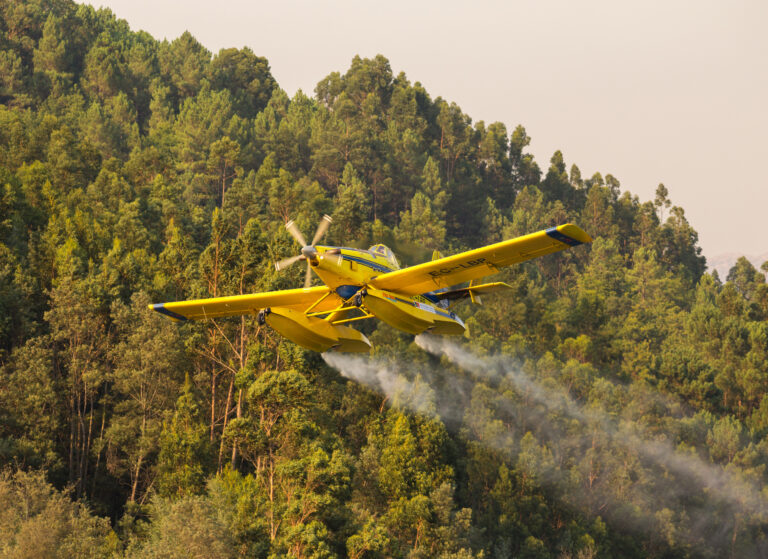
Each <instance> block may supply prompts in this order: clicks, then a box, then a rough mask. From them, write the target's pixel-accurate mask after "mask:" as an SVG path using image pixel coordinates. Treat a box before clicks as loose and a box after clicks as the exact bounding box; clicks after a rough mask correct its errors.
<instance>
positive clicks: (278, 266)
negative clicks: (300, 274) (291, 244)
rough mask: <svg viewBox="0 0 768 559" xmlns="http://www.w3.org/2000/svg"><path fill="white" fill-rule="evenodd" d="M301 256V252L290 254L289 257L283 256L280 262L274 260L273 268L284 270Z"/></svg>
mask: <svg viewBox="0 0 768 559" xmlns="http://www.w3.org/2000/svg"><path fill="white" fill-rule="evenodd" d="M302 258H303V255H301V254H297V255H296V256H291V257H289V258H283V259H282V260H281V261H280V262H275V270H277V271H278V272H279V271H280V270H285V269H286V268H287V267H288V266H290V265H291V264H294V263H296V262H298V261H299V260H301V259H302Z"/></svg>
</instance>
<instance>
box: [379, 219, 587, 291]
mask: <svg viewBox="0 0 768 559" xmlns="http://www.w3.org/2000/svg"><path fill="white" fill-rule="evenodd" d="M591 242H592V238H591V237H590V236H589V235H587V234H586V233H585V232H584V231H582V230H581V229H580V228H579V227H577V226H576V225H571V224H570V223H568V224H566V225H559V226H557V227H552V228H550V229H546V230H544V231H539V232H537V233H531V234H529V235H524V236H522V237H518V238H516V239H510V240H508V241H502V242H500V243H495V244H492V245H488V246H485V247H482V248H477V249H474V250H468V251H466V252H461V253H459V254H455V255H453V256H446V257H444V258H439V259H438V260H432V261H431V262H425V263H424V264H418V265H417V266H411V267H410V268H404V269H402V270H397V271H394V272H389V273H387V274H382V275H380V276H377V277H376V278H374V279H373V280H371V282H370V284H371V285H372V286H373V287H375V288H377V289H383V290H385V291H395V292H397V293H402V294H403V295H419V294H421V293H427V292H429V291H434V290H435V289H442V288H444V287H450V286H452V285H456V284H459V283H462V282H465V281H469V280H473V279H479V278H482V277H485V276H489V275H491V274H495V273H496V272H498V271H499V268H502V267H504V266H510V265H512V264H517V263H519V262H524V261H526V260H530V259H532V258H537V257H539V256H544V255H545V254H551V253H553V252H558V251H561V250H564V249H567V248H570V247H573V246H577V245H580V244H583V243H591Z"/></svg>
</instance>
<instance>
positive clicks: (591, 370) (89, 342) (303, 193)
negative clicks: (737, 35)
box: [0, 0, 768, 559]
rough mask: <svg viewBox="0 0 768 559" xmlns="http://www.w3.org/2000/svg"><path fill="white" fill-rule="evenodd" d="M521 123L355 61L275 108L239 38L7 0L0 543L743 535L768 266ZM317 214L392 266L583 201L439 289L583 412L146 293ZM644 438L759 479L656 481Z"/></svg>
mask: <svg viewBox="0 0 768 559" xmlns="http://www.w3.org/2000/svg"><path fill="white" fill-rule="evenodd" d="M524 113H525V107H520V114H524ZM529 142H530V138H529V137H528V136H527V134H526V131H525V129H524V128H523V127H522V126H517V127H516V128H515V129H514V130H511V131H510V130H508V129H507V128H506V127H505V125H504V124H502V123H498V122H495V123H491V124H486V123H484V122H476V123H473V122H472V120H471V119H470V117H469V116H468V115H465V114H464V113H463V112H462V111H461V109H460V107H458V106H457V105H456V104H454V103H450V102H448V101H446V100H444V99H442V98H440V97H437V98H433V97H432V96H431V95H430V94H429V93H428V92H427V91H426V90H425V89H424V88H423V87H422V86H421V85H420V84H419V83H418V82H416V83H412V82H411V81H409V80H408V79H407V78H406V76H405V75H404V74H399V75H395V74H393V72H392V69H391V68H390V65H389V62H388V61H387V60H386V59H385V58H384V57H382V56H377V57H376V58H374V59H361V58H359V57H355V58H354V59H353V60H352V63H351V66H350V68H349V69H348V70H347V71H346V72H345V73H343V74H341V73H336V72H334V73H331V74H330V75H328V76H327V77H326V78H324V79H323V80H321V81H320V82H319V83H318V85H317V87H316V89H315V92H314V96H312V97H310V96H308V95H306V94H304V93H302V92H299V93H297V94H296V95H295V96H294V97H293V98H289V97H288V96H287V95H286V94H285V92H284V91H282V90H281V89H280V88H279V86H278V84H277V83H276V81H275V80H274V78H273V77H272V75H271V73H270V68H269V64H268V61H267V60H266V59H264V58H262V57H259V56H258V55H257V54H255V53H253V52H252V51H250V50H249V49H247V48H245V49H234V48H233V49H224V50H221V51H220V52H219V53H216V54H212V53H210V52H209V51H207V50H206V49H205V48H204V47H203V46H202V45H201V44H200V43H199V42H197V41H196V40H195V38H194V37H192V36H191V35H190V34H188V33H185V34H184V35H182V36H181V37H179V38H177V39H175V40H173V41H171V42H167V41H164V42H159V41H156V40H155V39H154V38H152V37H151V36H149V35H148V34H146V33H143V32H133V31H131V30H130V29H129V27H128V26H127V24H126V23H125V22H124V21H122V20H119V19H116V18H115V17H114V16H113V14H112V13H111V12H109V11H108V10H95V9H93V8H92V7H89V6H80V5H76V4H74V3H72V2H69V1H65V0H35V1H27V2H22V1H19V0H9V1H6V2H4V3H2V5H0V186H1V187H2V188H1V189H0V463H2V465H3V466H4V468H5V469H4V470H3V472H2V474H1V475H0V554H2V555H3V556H6V555H7V556H9V557H16V556H25V557H31V556H41V557H43V556H45V557H51V556H61V557H71V556H75V555H77V556H82V557H91V556H92V557H112V556H126V557H160V556H162V557H222V558H224V557H297V558H298V557H316V558H321V557H322V558H325V557H354V558H375V557H412V558H416V557H443V558H446V559H447V558H457V559H458V558H470V557H489V558H497V557H498V558H502V557H526V558H546V557H552V558H562V559H566V558H571V557H573V558H576V557H579V558H582V559H587V558H590V557H606V558H608V557H615V558H618V557H701V556H712V557H724V556H728V557H746V556H759V555H762V554H764V553H765V550H766V513H767V512H768V508H764V507H763V505H762V503H763V502H765V501H764V499H766V497H765V495H768V490H766V487H768V485H767V484H766V482H768V479H766V471H765V468H766V463H767V462H766V460H767V458H768V442H766V438H765V435H766V434H768V399H765V398H764V395H765V392H766V387H767V386H768V285H767V284H766V279H765V272H766V271H768V266H767V265H765V264H764V265H763V267H762V272H761V271H759V270H757V269H755V268H754V267H753V266H752V265H751V264H750V263H749V262H748V261H747V260H746V259H741V260H739V261H738V263H737V264H736V266H734V268H733V269H731V271H730V273H729V274H728V276H727V278H724V280H725V281H723V278H718V277H717V276H716V275H711V274H707V273H705V269H706V263H705V260H704V258H703V257H702V256H701V251H700V248H699V247H698V244H697V241H698V238H697V234H696V231H694V230H693V229H692V228H691V226H690V224H689V223H688V222H687V220H686V218H685V213H684V211H683V209H682V208H679V207H676V206H673V205H672V203H671V202H670V200H669V192H668V191H667V189H666V188H665V187H664V186H663V185H659V188H658V190H657V194H656V198H655V199H654V200H653V201H647V202H641V201H640V200H639V199H638V198H637V197H636V196H633V195H632V194H631V193H630V192H628V191H624V190H622V186H621V184H620V183H619V180H618V179H617V178H616V177H613V176H611V175H610V174H605V175H601V174H599V173H595V174H594V175H592V176H591V177H589V178H586V177H583V176H582V175H581V172H580V170H579V168H578V167H577V166H576V165H571V166H570V167H568V165H567V164H566V162H565V159H564V156H563V154H561V153H560V152H555V153H554V154H553V156H552V158H551V160H550V162H549V164H548V165H546V169H543V168H542V167H540V166H539V164H538V163H537V162H536V161H534V159H533V157H532V156H531V155H530V154H528V153H527V152H526V147H527V146H528V144H529ZM323 213H328V214H330V215H332V216H333V219H334V222H333V226H332V228H331V230H330V231H329V234H328V238H327V240H328V241H329V242H332V243H337V244H354V245H356V246H367V244H371V243H372V242H373V241H377V242H384V243H386V244H388V245H390V246H391V247H393V248H394V249H395V251H396V252H397V253H398V256H399V257H401V260H403V261H405V262H406V263H410V264H413V263H415V262H417V261H418V260H419V259H421V258H425V257H428V256H429V254H431V251H432V249H435V248H439V249H440V250H441V251H442V252H443V253H444V254H450V253H452V252H456V251H459V250H462V249H466V248H471V247H475V246H479V245H481V244H484V243H489V242H495V241H499V240H501V239H505V238H511V237H514V236H517V235H521V234H525V233H528V232H532V231H537V230H540V229H542V228H545V227H548V226H551V225H555V224H561V223H566V222H573V223H577V224H579V225H580V226H581V227H582V228H584V229H585V230H586V231H588V232H589V233H590V234H591V235H592V236H593V237H594V238H595V242H594V243H593V244H592V245H591V246H587V247H579V248H577V249H574V250H569V251H565V252H564V253H561V254H557V255H553V256H549V257H546V258H543V259H540V260H537V261H533V262H529V263H526V264H524V265H521V266H517V267H514V268H511V269H508V270H506V271H504V272H503V274H500V275H499V276H498V277H499V280H501V281H506V282H507V283H509V284H510V285H511V286H512V287H513V290H512V291H511V294H510V295H508V296H504V297H496V298H493V299H491V298H490V297H489V298H488V300H486V301H485V304H484V305H483V306H471V305H470V304H468V303H462V304H461V305H460V306H458V307H457V308H456V311H457V313H458V314H460V315H461V316H463V317H465V318H466V323H467V326H468V339H467V340H464V343H465V347H467V348H470V350H471V351H472V352H474V353H475V354H476V355H480V356H504V358H505V359H508V360H510V361H509V362H510V363H514V367H515V370H518V369H519V370H520V371H522V372H523V373H524V375H525V378H527V379H529V381H527V382H533V383H535V384H533V385H530V386H543V387H546V389H547V390H548V392H547V393H548V394H549V393H551V394H558V395H559V396H558V398H561V400H562V401H565V402H572V404H568V406H578V410H580V411H579V414H581V416H588V417H589V418H591V419H589V421H584V420H582V417H580V416H579V415H578V414H575V413H571V412H568V413H564V412H563V409H565V408H557V407H553V406H551V405H550V404H549V403H548V402H547V400H546V399H545V398H539V399H537V398H535V397H532V396H531V394H534V395H535V394H536V393H535V392H526V390H525V389H523V388H521V386H523V385H521V384H520V383H519V382H518V383H517V384H515V383H513V382H512V381H511V380H510V379H511V378H512V377H509V376H507V377H502V378H482V377H478V376H477V375H476V374H474V373H473V372H472V370H470V369H467V368H462V367H460V366H457V364H456V363H452V362H449V361H447V360H446V359H445V358H441V357H440V356H439V355H431V354H429V353H427V352H425V351H423V350H422V349H420V348H419V347H418V345H417V344H415V343H414V341H413V337H412V336H410V335H405V334H401V333H399V332H396V331H394V330H392V329H390V328H388V327H386V326H385V325H381V324H376V323H373V322H371V323H364V324H363V325H362V326H361V329H363V330H364V332H365V333H366V335H368V336H369V338H370V339H371V341H372V343H373V344H374V347H375V349H374V352H373V356H372V357H373V359H374V360H378V362H386V363H388V366H389V367H390V368H391V369H392V371H393V373H392V374H394V375H396V376H397V377H398V378H399V379H400V380H399V382H402V383H405V384H404V385H403V386H410V387H412V386H422V385H424V386H426V388H425V390H426V391H427V393H428V398H427V401H428V403H429V405H428V406H426V407H423V406H422V405H421V404H420V405H419V406H416V405H414V404H413V401H412V400H408V398H405V397H404V396H403V397H394V396H396V395H397V394H396V393H392V394H387V393H386V391H385V393H384V394H382V392H381V391H380V390H378V389H375V387H374V388H373V389H371V388H367V387H366V386H364V385H361V384H359V383H357V382H354V381H351V380H349V379H347V378H345V377H343V376H341V375H340V374H339V373H338V371H337V370H335V369H333V368H331V367H329V366H327V365H326V363H324V361H323V360H322V358H321V357H320V356H318V355H316V354H313V353H311V352H305V351H303V350H301V349H300V348H298V347H297V346H295V345H294V344H292V343H290V342H287V341H285V340H282V339H280V338H279V337H278V336H277V335H276V334H274V333H273V332H271V331H269V330H268V329H265V328H264V327H260V326H259V325H258V324H257V322H256V320H255V319H254V318H251V317H247V318H243V319H237V320H221V321H218V322H203V323H196V324H185V325H182V326H177V325H175V324H173V323H171V322H170V321H167V320H165V319H163V318H162V317H161V316H159V315H156V313H151V312H149V311H147V308H146V306H147V304H148V303H149V302H157V301H168V300H177V299H183V298H190V297H208V296H218V295H230V294H239V293H249V292H254V291H264V290H271V289H282V288H289V287H295V286H298V285H301V283H302V278H303V270H302V269H301V267H299V266H295V267H293V268H291V269H289V270H287V271H284V272H281V273H278V272H276V271H275V270H274V267H273V262H274V261H276V260H279V259H280V258H284V257H287V256H290V255H292V254H295V253H296V250H297V247H296V246H295V245H294V243H293V241H292V239H291V238H290V237H289V235H287V234H286V232H285V230H284V228H283V225H284V223H285V221H286V220H288V219H294V220H296V222H297V223H298V224H299V225H300V227H301V228H302V229H303V230H304V231H305V232H311V231H312V230H313V229H314V227H315V225H316V224H317V223H318V220H319V218H320V216H321V215H322V214H323ZM394 356H397V357H394ZM403 363H408V365H407V366H404V365H403ZM425 379H427V380H428V381H429V382H425ZM393 395H394V396H393ZM441 399H442V400H441ZM422 404H423V402H422ZM450 409H453V410H459V411H460V413H450V412H445V413H441V410H450ZM566 411H567V410H566ZM594 417H600V418H601V419H600V422H595V423H590V421H592V420H593V419H594ZM606 422H608V423H606ZM585 425H586V426H587V427H586V428H585V427H584V426H585ZM590 425H591V426H592V430H591V431H590V430H589V426H590ZM595 425H597V427H595ZM606 425H610V428H611V429H613V428H614V427H615V429H616V432H617V433H626V432H627V431H626V429H629V428H630V427H631V433H633V434H634V435H633V436H637V437H638V439H637V441H638V444H635V445H623V446H616V445H615V444H614V443H613V442H612V440H618V438H617V437H615V436H613V435H609V434H607V433H610V429H608V427H606ZM542 426H546V428H543V427H542ZM627 426H630V427H627ZM585 429H586V431H585ZM622 429H623V430H622ZM611 437H613V439H611ZM569 441H571V443H572V444H565V443H568V442H569ZM573 441H576V442H573ZM651 443H653V444H658V445H662V444H663V445H665V446H664V448H669V449H670V451H669V452H672V453H674V456H685V457H687V458H686V460H688V461H690V462H691V463H695V464H697V465H705V466H706V471H707V472H714V473H716V474H717V475H720V473H722V472H724V474H722V475H726V474H727V476H729V477H728V479H738V480H740V482H741V483H743V484H745V485H743V487H750V488H754V491H753V492H752V494H751V495H746V494H745V495H742V494H734V495H733V496H732V498H731V497H722V498H720V497H719V496H718V495H719V493H718V492H717V491H716V489H717V487H715V485H711V486H707V485H706V483H704V485H703V487H704V490H703V491H699V494H696V490H697V488H699V489H700V488H701V487H702V485H701V484H699V485H696V484H693V485H691V487H690V490H689V491H687V492H686V491H681V490H680V488H681V487H682V486H684V485H685V483H684V482H685V480H686V479H687V478H685V476H684V475H682V474H681V472H680V471H679V470H678V469H675V467H672V466H674V464H672V463H667V462H660V461H658V460H656V461H654V460H650V459H648V456H649V454H648V452H645V451H644V450H643V449H646V450H647V449H648V448H651V446H648V445H650V444H651ZM653 448H656V447H655V446H654V447H653ZM617 449H618V450H617ZM670 464H672V466H670ZM702 467H703V466H702ZM718 479H720V478H718ZM702 483H703V482H702ZM671 493H675V494H676V498H675V499H671V498H670V499H669V500H668V499H667V497H668V496H669V495H670V494H671ZM704 511H706V512H704ZM702 514H706V515H707V521H708V522H713V523H716V524H717V525H719V526H720V527H721V532H722V533H719V534H715V535H713V534H706V533H702V530H701V529H700V526H701V522H700V519H701V515H702ZM638 519H642V522H639V521H638ZM627 520H629V521H627ZM715 536H716V537H715ZM35 554H37V555H35Z"/></svg>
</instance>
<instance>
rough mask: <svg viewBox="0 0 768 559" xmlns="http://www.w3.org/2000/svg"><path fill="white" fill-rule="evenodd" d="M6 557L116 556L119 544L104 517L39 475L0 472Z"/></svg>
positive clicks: (0, 525) (1, 541)
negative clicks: (61, 491)
mask: <svg viewBox="0 0 768 559" xmlns="http://www.w3.org/2000/svg"><path fill="white" fill-rule="evenodd" d="M0 510H2V512H0V554H2V556H3V557H29V558H37V557H40V558H42V557H52V558H62V559H63V558H65V557H83V558H88V559H90V558H93V559H97V558H99V557H104V558H108V557H113V554H114V553H116V552H118V551H119V549H120V543H119V541H118V539H117V537H116V536H115V534H114V532H112V530H111V528H110V527H109V522H108V521H107V520H106V519H105V518H99V517H97V516H93V515H92V514H91V512H90V511H89V510H88V507H87V506H84V505H83V504H82V503H78V502H73V501H72V500H71V499H70V497H69V495H66V494H64V493H60V492H59V491H57V490H56V489H55V488H54V487H53V486H51V485H50V484H49V483H48V482H46V480H45V476H44V475H43V474H42V473H39V472H30V473H25V472H16V473H15V474H10V473H9V472H8V471H3V472H2V474H0Z"/></svg>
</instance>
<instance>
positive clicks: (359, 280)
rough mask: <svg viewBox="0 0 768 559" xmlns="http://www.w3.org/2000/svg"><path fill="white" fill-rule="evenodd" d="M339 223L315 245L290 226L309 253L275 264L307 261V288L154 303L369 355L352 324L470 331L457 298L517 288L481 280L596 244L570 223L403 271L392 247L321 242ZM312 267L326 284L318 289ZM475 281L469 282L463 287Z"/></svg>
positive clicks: (311, 345)
mask: <svg viewBox="0 0 768 559" xmlns="http://www.w3.org/2000/svg"><path fill="white" fill-rule="evenodd" d="M331 222H332V220H331V218H330V217H329V216H327V215H326V216H323V219H322V220H321V221H320V225H319V226H318V228H317V231H316V232H315V236H314V238H313V240H312V243H310V244H307V241H306V240H305V238H304V235H302V234H301V231H300V230H299V228H298V227H297V226H296V224H295V223H294V222H293V221H289V222H288V223H287V224H286V226H285V228H286V229H287V230H288V232H289V233H290V234H291V235H292V236H293V238H294V239H296V241H298V243H299V244H300V245H301V247H302V249H301V254H298V255H296V256H292V257H290V258H286V259H285V260H282V261H280V262H277V263H276V264H275V267H276V268H277V269H278V270H282V269H284V268H286V267H288V266H290V265H291V264H293V263H295V262H297V261H299V260H304V261H306V262H307V273H306V278H305V283H304V288H302V289H287V290H282V291H272V292H268V293H253V294H250V295H234V296H231V297H215V298H212V299H197V300H194V301H179V302H175V303H157V304H155V305H150V306H149V308H150V309H153V310H155V311H157V312H159V313H162V314H164V315H165V316H167V317H169V318H171V319H173V320H175V321H184V320H201V319H207V318H219V317H224V316H236V315H243V314H256V316H257V317H258V321H259V324H268V325H269V326H270V327H272V328H273V329H274V330H276V331H277V332H278V333H280V334H281V335H282V336H284V337H286V338H288V339H289V340H291V341H293V342H295V343H297V344H299V345H300V346H303V347H305V348H308V349H311V350H314V351H319V352H323V351H328V350H330V349H333V350H335V351H347V352H362V353H365V352H368V351H369V350H370V349H371V343H370V342H369V341H368V338H366V337H365V336H364V335H363V334H362V333H361V332H359V331H358V330H355V329H354V328H350V327H349V326H347V324H349V323H351V322H355V321H358V320H364V319H366V318H373V317H375V318H378V319H379V320H382V321H383V322H386V323H387V324H389V325H390V326H393V327H394V328H397V329H399V330H403V331H405V332H409V333H411V334H421V333H422V332H427V331H428V332H430V333H432V334H446V335H459V334H462V333H463V332H464V330H465V327H464V322H462V320H461V319H460V318H459V317H458V316H456V315H455V314H454V313H453V312H451V311H450V310H449V307H450V304H451V303H452V302H454V301H456V300H459V299H464V298H466V297H469V298H471V300H472V301H473V302H475V303H479V302H480V295H484V294H486V293H492V292H496V291H503V290H505V289H510V286H509V285H507V284H505V283H500V282H496V283H480V282H478V280H480V279H481V278H484V277H486V276H489V275H491V274H495V273H496V272H498V271H499V268H502V267H504V266H510V265H512V264H517V263H518V262H524V261H526V260H530V259H532V258H537V257H539V256H544V255H546V254H551V253H553V252H558V251H561V250H564V249H567V248H570V247H574V246H577V245H580V244H583V243H590V242H592V239H591V237H590V236H589V235H588V234H587V233H585V232H584V231H582V230H581V229H580V228H579V227H577V226H576V225H571V224H566V225H560V226H558V227H552V228H550V229H546V230H543V231H539V232H537V233H531V234H529V235H525V236H522V237H518V238H516V239H510V240H507V241H502V242H500V243H495V244H492V245H488V246H485V247H482V248H478V249H474V250H469V251H466V252H462V253H459V254H455V255H453V256H446V257H442V256H441V255H440V253H439V252H437V251H435V253H434V255H433V259H432V261H431V262H425V263H423V264H419V265H417V266H411V267H408V268H402V269H401V268H400V265H399V264H398V262H397V258H395V255H394V254H393V253H392V251H391V250H390V249H389V248H387V247H386V246H384V245H374V246H372V247H371V248H369V249H368V250H361V249H357V248H349V247H335V246H320V245H318V244H317V243H318V242H320V240H321V239H322V237H323V235H324V234H325V233H326V231H327V230H328V227H329V226H330V224H331ZM312 271H314V272H315V273H316V274H317V275H318V276H319V277H320V279H321V280H322V281H323V283H324V284H325V285H323V286H317V287H310V285H311V281H312ZM467 281H468V282H470V283H469V286H468V287H455V286H457V285H458V284H461V283H463V282H467Z"/></svg>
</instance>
